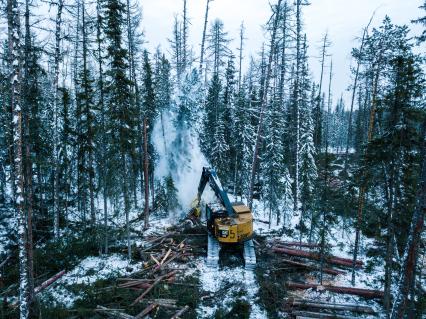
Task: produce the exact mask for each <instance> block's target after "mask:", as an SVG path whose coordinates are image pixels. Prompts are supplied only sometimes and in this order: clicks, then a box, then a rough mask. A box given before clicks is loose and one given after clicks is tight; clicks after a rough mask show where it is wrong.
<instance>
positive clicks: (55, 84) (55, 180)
mask: <svg viewBox="0 0 426 319" xmlns="http://www.w3.org/2000/svg"><path fill="white" fill-rule="evenodd" d="M57 5H58V11H57V13H56V21H55V23H56V26H55V53H54V79H53V121H54V133H53V134H54V138H53V157H54V172H53V174H54V177H53V194H54V195H53V231H54V235H55V238H56V239H59V215H60V212H59V210H60V208H59V128H58V115H59V111H58V93H59V63H60V58H61V47H60V46H61V28H62V10H63V8H64V0H59V1H58V3H57Z"/></svg>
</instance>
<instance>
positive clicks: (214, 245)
mask: <svg viewBox="0 0 426 319" xmlns="http://www.w3.org/2000/svg"><path fill="white" fill-rule="evenodd" d="M207 240H208V243H207V261H206V263H207V267H209V268H214V269H218V268H219V252H220V243H219V241H218V240H217V239H216V238H215V237H214V236H212V235H211V234H208V236H207ZM243 256H244V265H245V269H247V270H253V269H254V267H255V266H256V251H255V249H254V243H253V240H251V239H250V240H247V241H246V242H244V253H243Z"/></svg>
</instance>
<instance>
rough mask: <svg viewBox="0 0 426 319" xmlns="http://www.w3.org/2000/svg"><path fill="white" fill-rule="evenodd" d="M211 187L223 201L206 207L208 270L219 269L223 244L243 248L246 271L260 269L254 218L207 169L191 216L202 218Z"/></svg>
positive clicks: (211, 171)
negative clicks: (205, 194)
mask: <svg viewBox="0 0 426 319" xmlns="http://www.w3.org/2000/svg"><path fill="white" fill-rule="evenodd" d="M207 183H209V185H210V187H211V188H212V190H213V191H214V193H215V195H216V197H217V199H218V200H219V201H218V202H215V203H210V204H206V206H205V215H206V220H207V229H208V247H207V266H209V267H211V268H217V267H218V264H219V250H220V245H221V244H223V245H238V244H243V246H244V254H243V255H244V263H245V268H246V269H253V268H254V266H255V265H256V253H255V250H254V244H253V240H252V237H253V214H252V212H251V211H250V209H249V208H248V207H247V206H246V205H244V204H243V203H233V204H231V202H230V200H229V197H228V194H227V193H226V191H225V190H224V189H223V187H222V184H221V182H220V180H219V177H218V176H217V174H216V171H215V170H214V169H213V168H208V167H204V168H203V172H202V174H201V178H200V183H199V185H198V193H197V197H196V198H195V199H194V201H193V202H192V209H191V212H190V215H193V216H195V217H196V218H200V216H201V195H202V194H203V192H204V189H205V187H206V185H207Z"/></svg>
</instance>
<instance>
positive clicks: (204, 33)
mask: <svg viewBox="0 0 426 319" xmlns="http://www.w3.org/2000/svg"><path fill="white" fill-rule="evenodd" d="M206 1H207V2H206V13H205V15H204V28H203V38H202V40H201V52H200V75H201V74H202V73H203V64H204V47H205V43H206V34H207V24H208V22H209V4H210V2H211V1H213V0H206Z"/></svg>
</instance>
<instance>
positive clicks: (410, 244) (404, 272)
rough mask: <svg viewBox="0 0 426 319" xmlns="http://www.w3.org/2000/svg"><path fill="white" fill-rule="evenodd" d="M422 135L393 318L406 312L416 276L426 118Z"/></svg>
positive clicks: (425, 201)
mask: <svg viewBox="0 0 426 319" xmlns="http://www.w3.org/2000/svg"><path fill="white" fill-rule="evenodd" d="M421 136H422V137H423V145H422V149H421V155H422V158H423V161H422V169H421V173H420V177H419V182H418V188H417V198H416V209H415V211H414V214H413V217H412V220H411V227H410V233H409V236H408V241H407V246H406V248H405V252H404V258H403V264H402V267H401V277H400V279H399V283H398V289H397V293H396V296H394V304H393V308H392V313H391V319H402V318H403V317H404V314H405V312H406V307H407V304H408V294H409V292H410V289H411V288H412V287H411V286H412V284H413V277H414V276H415V270H416V261H417V255H418V251H419V245H420V242H421V235H422V232H423V226H424V220H425V214H426V120H424V121H423V125H422V134H421Z"/></svg>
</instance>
